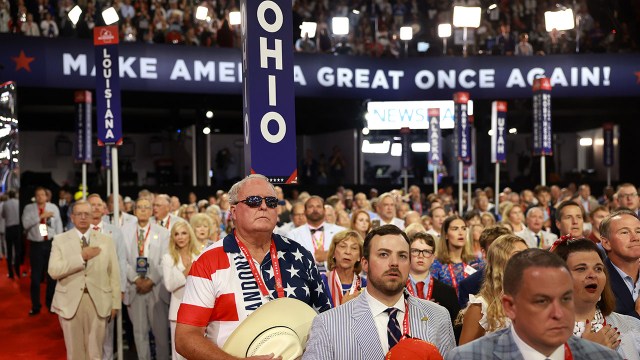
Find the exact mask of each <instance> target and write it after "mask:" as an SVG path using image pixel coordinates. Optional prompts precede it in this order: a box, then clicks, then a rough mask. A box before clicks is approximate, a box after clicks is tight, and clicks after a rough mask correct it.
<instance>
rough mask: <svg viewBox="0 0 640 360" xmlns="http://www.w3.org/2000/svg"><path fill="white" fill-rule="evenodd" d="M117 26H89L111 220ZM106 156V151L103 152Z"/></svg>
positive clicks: (117, 116) (118, 135)
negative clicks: (106, 160) (109, 182)
mask: <svg viewBox="0 0 640 360" xmlns="http://www.w3.org/2000/svg"><path fill="white" fill-rule="evenodd" d="M118 39H119V37H118V26H96V27H95V28H93V46H94V48H95V65H96V120H97V130H98V146H111V147H112V149H111V159H112V161H111V164H112V168H113V171H112V176H113V184H112V185H113V199H114V200H113V223H114V224H119V223H120V208H119V207H120V201H118V199H119V198H120V186H119V184H120V183H119V181H118V177H119V176H118V146H120V145H122V117H121V114H122V113H121V106H120V70H119V64H120V59H119V57H118ZM107 157H108V155H107ZM116 326H117V331H116V334H117V337H118V341H117V342H118V350H117V351H118V359H122V358H123V350H122V313H121V312H118V318H117V323H116Z"/></svg>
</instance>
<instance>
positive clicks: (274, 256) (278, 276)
mask: <svg viewBox="0 0 640 360" xmlns="http://www.w3.org/2000/svg"><path fill="white" fill-rule="evenodd" d="M233 235H234V237H235V238H236V242H237V243H238V247H239V248H240V251H242V255H244V257H245V259H247V261H248V262H249V267H250V268H251V273H252V274H253V278H254V279H255V280H256V283H258V287H259V288H260V292H261V293H262V296H269V290H268V289H267V286H266V285H265V284H264V281H263V280H262V276H260V274H259V273H258V269H256V265H255V264H254V263H253V257H251V254H249V250H248V249H247V247H246V246H245V245H244V243H242V241H240V239H238V235H236V234H235V231H234V234H233ZM269 253H271V265H272V266H273V277H274V278H275V280H276V290H277V292H278V297H279V298H283V297H285V296H284V287H283V286H282V273H281V272H280V263H278V252H277V251H276V243H275V242H274V241H273V239H271V246H270V247H269Z"/></svg>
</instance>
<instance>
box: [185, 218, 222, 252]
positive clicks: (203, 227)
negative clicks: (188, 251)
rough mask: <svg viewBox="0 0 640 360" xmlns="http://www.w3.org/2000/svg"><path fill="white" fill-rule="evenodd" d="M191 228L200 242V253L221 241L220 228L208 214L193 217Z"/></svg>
mask: <svg viewBox="0 0 640 360" xmlns="http://www.w3.org/2000/svg"><path fill="white" fill-rule="evenodd" d="M191 228H192V229H193V232H194V233H195V235H196V239H197V240H198V242H197V244H198V250H200V252H202V251H204V249H205V248H206V247H207V246H209V245H211V244H213V243H214V242H216V241H218V240H219V239H220V227H218V226H216V224H215V221H213V219H211V217H210V216H209V215H207V214H196V215H193V216H192V217H191Z"/></svg>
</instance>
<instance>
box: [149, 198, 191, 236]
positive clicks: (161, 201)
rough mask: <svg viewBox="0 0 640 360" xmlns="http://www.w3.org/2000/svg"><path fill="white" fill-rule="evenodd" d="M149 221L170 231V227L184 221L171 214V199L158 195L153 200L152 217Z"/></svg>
mask: <svg viewBox="0 0 640 360" xmlns="http://www.w3.org/2000/svg"><path fill="white" fill-rule="evenodd" d="M149 221H151V222H152V223H154V224H158V225H160V226H162V227H163V228H165V229H167V230H169V231H171V226H173V225H175V224H176V223H177V222H179V221H184V219H183V218H181V217H178V216H176V215H173V214H172V213H171V197H169V195H167V194H158V195H156V196H155V198H154V199H153V216H152V217H151V219H150V220H149Z"/></svg>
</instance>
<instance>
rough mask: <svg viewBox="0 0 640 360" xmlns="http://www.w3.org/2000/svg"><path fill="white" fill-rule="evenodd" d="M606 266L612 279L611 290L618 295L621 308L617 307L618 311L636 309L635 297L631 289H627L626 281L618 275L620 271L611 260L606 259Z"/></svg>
mask: <svg viewBox="0 0 640 360" xmlns="http://www.w3.org/2000/svg"><path fill="white" fill-rule="evenodd" d="M605 261H606V262H605V264H606V265H607V268H608V270H609V278H611V288H612V290H613V291H614V292H615V294H616V299H617V300H618V301H617V302H619V303H620V304H619V306H616V307H617V308H618V309H621V308H624V309H634V307H635V303H634V301H633V297H632V296H631V293H629V288H627V284H626V283H625V282H624V279H623V278H622V277H621V276H620V273H618V270H616V268H615V267H614V266H613V263H612V262H611V260H609V259H606V260H605Z"/></svg>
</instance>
